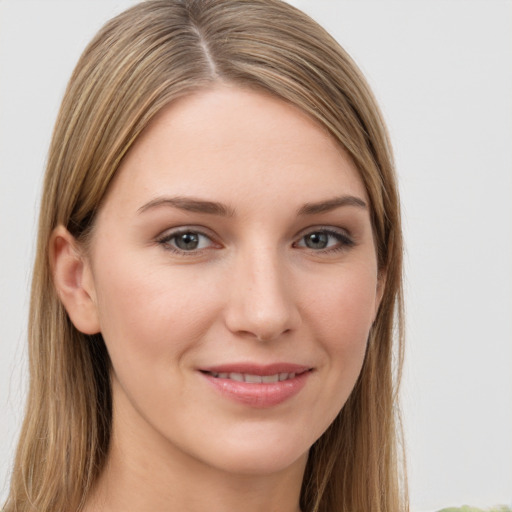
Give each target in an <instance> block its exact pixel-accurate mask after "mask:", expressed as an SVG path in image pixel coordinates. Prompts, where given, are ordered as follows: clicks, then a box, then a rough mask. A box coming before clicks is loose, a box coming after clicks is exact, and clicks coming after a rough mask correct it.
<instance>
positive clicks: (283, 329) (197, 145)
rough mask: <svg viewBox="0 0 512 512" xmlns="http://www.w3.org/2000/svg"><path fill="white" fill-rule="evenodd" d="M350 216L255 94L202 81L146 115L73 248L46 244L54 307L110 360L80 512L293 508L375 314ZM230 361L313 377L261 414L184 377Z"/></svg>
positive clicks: (307, 131) (297, 117) (353, 210)
mask: <svg viewBox="0 0 512 512" xmlns="http://www.w3.org/2000/svg"><path fill="white" fill-rule="evenodd" d="M347 196H348V197H350V198H352V199H349V200H348V201H347V200H346V197H347ZM164 197H165V198H176V197H179V198H181V199H183V198H187V201H189V199H190V198H193V199H194V201H196V200H201V201H210V202H216V203H221V204H222V205H224V206H223V207H224V209H225V210H226V211H225V212H223V213H225V214H227V215H224V214H222V215H221V214H219V212H217V211H209V212H205V211H191V210H190V207H191V205H190V201H189V203H187V204H186V205H185V206H186V208H184V207H183V206H184V205H183V204H180V205H176V204H170V203H169V202H165V201H162V198H164ZM340 197H344V198H345V200H344V202H343V201H341V202H342V203H343V204H341V205H337V206H336V207H335V206H334V205H333V204H332V200H333V199H335V198H340ZM354 198H355V199H354ZM329 201H331V203H329ZM313 203H315V204H316V203H325V204H324V208H323V210H324V211H312V208H309V209H308V208H307V207H305V205H311V204H313ZM194 204H195V203H194ZM365 204H366V205H368V198H367V195H366V191H365V188H364V186H363V183H362V181H361V179H360V178H359V176H358V173H357V171H356V169H355V167H354V164H353V163H352V161H351V160H350V158H349V157H348V156H347V155H346V154H345V152H344V151H342V150H341V149H340V148H339V147H338V145H337V144H336V143H335V141H334V140H333V139H332V138H331V137H330V136H329V135H328V134H327V133H326V132H325V131H324V130H323V129H322V128H321V127H320V126H319V125H318V124H316V123H315V122H314V121H312V120H311V119H309V118H308V117H307V116H306V115H304V114H303V113H301V112H300V111H299V110H297V109H296V108H295V107H292V106H290V105H288V104H286V103H284V102H283V101H281V100H279V99H276V98H274V97H271V96H269V95H266V94H263V93H260V92H254V91H249V90H244V89H242V88H239V87H235V86H229V85H217V86H215V87H213V88H212V89H209V90H206V91H203V92H200V93H196V94H194V95H191V96H187V97H185V98H183V99H180V100H178V101H177V102H175V103H174V104H172V105H171V106H169V107H168V108H166V109H165V110H164V111H163V112H162V113H161V114H160V115H159V116H158V117H157V118H156V119H155V120H153V122H152V123H151V125H150V126H149V127H148V129H147V130H146V131H145V132H144V133H143V135H142V136H141V137H140V138H139V139H138V141H137V142H136V144H135V146H134V147H133V148H132V149H131V150H130V152H129V153H128V155H127V157H126V158H125V160H124V162H123V164H122V166H121V168H120V170H119V172H118V174H117V176H116V178H115V180H114V182H113V183H112V185H111V187H110V189H109V192H108V194H107V197H106V200H105V201H104V203H103V205H102V207H101V209H100V211H99V213H98V216H97V219H96V224H95V228H94V231H93V235H92V239H91V243H90V245H89V247H88V250H87V252H85V251H84V250H83V248H80V247H79V246H78V245H77V243H76V241H74V240H73V238H72V237H71V235H70V234H69V233H68V232H67V231H66V230H65V229H64V228H63V227H59V228H57V229H56V231H55V232H54V237H53V241H52V247H53V252H52V261H53V266H54V276H55V282H56V287H57V290H58V292H59V295H60V297H61V299H62V301H63V303H64V305H65V306H66V309H67V311H68V313H69V315H70V317H71V319H72V321H73V322H74V324H75V325H76V326H77V328H78V329H80V330H82V331H83V332H86V333H94V332H101V333H102V335H103V337H104V340H105V343H106V345H107V348H108V351H109V354H110V356H111V359H112V366H113V374H112V386H113V398H114V416H113V437H112V444H111V451H110V453H109V457H108V463H107V467H106V468H105V470H104V472H103V473H102V475H101V477H100V479H99V481H98V483H97V485H96V487H95V492H94V493H93V495H92V496H91V497H90V499H89V501H88V503H87V506H86V510H87V511H92V510H96V511H99V510H104V511H109V512H116V511H121V510H128V509H129V510H130V511H136V512H143V511H152V512H154V511H155V510H158V511H164V510H169V511H170V510H183V511H190V512H194V511H204V510H210V511H219V512H220V511H227V510H244V512H245V511H265V512H268V511H274V510H275V511H280V512H292V511H294V512H296V511H297V510H298V509H299V493H300V486H301V481H302V476H303V472H304V467H305V463H306V459H307V453H308V450H309V448H310V446H311V445H312V444H313V443H314V442H315V440H317V439H318V438H319V437H320V436H321V434H322V433H323V432H324V431H325V429H326V428H327V427H328V426H329V424H330V423H331V422H332V420H333V419H334V418H335V416H336V415H337V414H338V412H339V411H340V409H341V408H342V407H343V404H344V403H345V401H346V399H347V398H348V396H349V394H350V392H351V390H352V389H353V386H354V384H355V381H356V379H357V376H358V374H359V372H360V369H361V365H362V362H363V359H364V353H365V348H366V340H367V337H368V332H369V329H370V327H371V325H372V322H373V321H374V318H375V315H376V312H377V308H378V305H379V302H380V290H381V288H382V286H381V282H380V280H379V276H378V272H377V261H376V255H375V247H374V243H373V236H372V227H371V222H370V214H369V213H370V212H369V208H368V206H365ZM193 209H194V208H193ZM203 209H204V208H203ZM301 209H302V213H298V212H299V211H300V210H301ZM210 210H211V209H210ZM304 210H308V211H306V212H304ZM317 210H318V208H317ZM177 229H179V230H180V231H181V232H183V231H185V232H188V233H191V234H192V235H194V234H196V233H201V235H197V236H199V238H198V241H199V245H198V247H197V248H195V249H194V248H193V249H191V250H190V249H188V248H189V247H192V246H193V244H192V245H189V246H187V250H183V249H182V250H181V251H180V250H179V248H178V246H177V244H178V243H179V240H182V239H178V238H176V236H174V238H173V235H175V234H176V230H177ZM186 236H190V235H186ZM186 236H185V238H186ZM188 240H189V241H190V238H189V239H188ZM318 240H320V242H321V243H320V244H318V243H317V244H316V245H315V243H313V242H318ZM322 244H326V247H323V246H322ZM232 362H237V363H238V362H254V363H257V364H261V365H265V364H271V363H275V362H288V363H295V364H301V365H305V366H307V367H308V368H310V369H311V371H310V372H309V373H308V375H307V380H306V383H305V385H304V387H303V388H302V389H301V390H300V391H299V392H298V393H297V394H295V395H294V396H292V397H291V398H289V399H288V400H285V401H284V402H282V403H280V404H278V405H275V406H272V407H263V408H261V407H253V406H251V405H247V404H241V403H239V402H237V401H233V400H232V399H230V398H229V397H226V396H225V395H223V394H222V393H219V392H218V390H217V389H215V388H214V387H213V386H211V385H210V383H209V382H208V381H207V379H205V377H204V375H203V374H202V373H201V371H200V369H202V368H205V367H207V366H212V365H219V364H227V363H232Z"/></svg>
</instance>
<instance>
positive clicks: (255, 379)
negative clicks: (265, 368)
mask: <svg viewBox="0 0 512 512" xmlns="http://www.w3.org/2000/svg"><path fill="white" fill-rule="evenodd" d="M244 377H245V382H250V383H252V384H259V383H261V376H260V375H251V374H249V373H246V374H245V375H244Z"/></svg>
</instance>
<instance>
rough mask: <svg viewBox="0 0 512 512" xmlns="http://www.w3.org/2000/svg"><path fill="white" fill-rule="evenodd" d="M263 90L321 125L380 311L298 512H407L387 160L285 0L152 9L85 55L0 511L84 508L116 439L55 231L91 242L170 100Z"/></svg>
mask: <svg viewBox="0 0 512 512" xmlns="http://www.w3.org/2000/svg"><path fill="white" fill-rule="evenodd" d="M219 82H225V83H231V84H236V85H238V86H241V87H247V88H252V89H255V90H260V91H265V92H267V93H270V94H272V95H274V96H275V97H278V98H281V99H282V100H284V101H286V102H289V103H290V104H293V105H295V106H296V107H298V108H299V109H301V110H302V111H303V112H305V113H306V114H308V115H309V116H310V117H311V118H312V119H314V120H315V121H316V122H317V123H318V124H319V125H320V126H322V127H324V128H325V129H326V130H327V131H328V132H329V133H330V134H331V135H332V137H333V138H334V139H335V140H336V141H337V143H338V144H339V145H340V146H341V147H343V148H344V149H345V150H346V151H347V152H348V154H349V155H350V157H351V158H352V160H353V162H354V163H355V165H356V167H357V169H358V171H359V174H360V177H361V179H362V181H363V183H364V185H365V187H366V190H367V194H368V197H369V200H370V210H371V219H372V224H373V232H374V240H375V245H376V251H377V259H378V266H379V271H380V273H381V277H382V279H383V281H384V283H385V287H384V295H383V299H382V302H381V305H380V308H379V311H378V314H377V317H376V320H375V322H374V324H373V327H372V329H371V332H370V335H369V340H368V346H367V351H366V355H365V360H364V364H363V368H362V371H361V374H360V376H359V378H358V381H357V383H356V386H355V388H354V390H353V392H352V393H351V395H350V397H349V399H348V401H347V402H346V404H345V405H344V407H343V409H342V410H341V412H340V413H339V415H338V416H337V418H336V419H335V420H334V422H333V423H332V424H331V425H330V426H329V428H328V429H327V431H326V432H325V433H324V434H323V435H322V436H321V437H320V439H318V440H317V441H316V443H315V444H314V445H313V446H312V447H311V450H310V454H309V458H308V463H307V467H306V472H305V476H304V481H303V485H302V491H301V498H300V503H301V507H302V510H303V512H313V511H314V512H402V511H406V510H408V505H407V492H406V479H405V471H404V462H403V453H402V449H401V448H402V444H401V428H400V418H399V408H398V385H399V381H400V373H401V367H402V360H403V334H402V333H403V321H402V309H403V306H402V236H401V225H400V207H399V197H398V191H397V184H396V177H395V172H394V164H393V158H392V151H391V147H390V144H389V140H388V136H387V131H386V127H385V124H384V122H383V120H382V116H381V114H380V111H379V108H378V106H377V104H376V102H375V100H374V97H373V94H372V93H371V91H370V89H369V87H368V85H367V83H366V81H365V79H364V78H363V76H362V74H361V73H360V71H359V70H358V68H357V66H356V65H355V64H354V62H353V61H352V60H351V58H350V57H349V56H348V55H347V53H346V52H345V51H344V50H343V49H342V48H341V47H340V46H339V44H338V43H337V42H336V41H335V40H334V39H333V38H332V37H331V36H330V35H329V34H328V33H327V32H326V31H325V30H324V29H322V28H321V27H320V26H319V25H318V24H317V23H316V22H314V21H313V20H312V19H311V18H309V17H308V16H307V15H305V14H304V13H302V12H300V11H299V10H297V9H296V8H294V7H292V6H290V5H288V4H286V3H284V2H282V1H280V0H149V1H146V2H142V3H140V4H138V5H136V6H134V7H132V8H130V9H128V10H127V11H125V12H123V13H121V14H120V15H118V16H117V17H115V18H113V19H112V20H111V21H109V22H108V23H107V24H106V25H105V26H104V27H103V28H102V29H101V30H100V31H99V33H98V34H97V35H96V36H95V37H94V39H93V40H92V41H91V42H90V44H89V45H88V46H87V48H86V49H85V51H84V53H83V54H82V56H81V57H80V60H79V62H78V64H77V66H76V68H75V70H74V72H73V74H72V77H71V79H70V82H69V84H68V87H67V90H66V92H65V95H64V98H63V101H62V105H61V108H60V112H59V115H58V118H57V121H56V126H55V129H54V133H53V138H52V142H51V146H50V149H49V155H48V160H47V169H46V175H45V181H44V189H43V193H42V203H41V211H40V216H39V231H38V242H37V254H36V259H35V264H34V271H33V281H32V292H31V293H32V294H31V305H30V317H29V333H28V337H29V368H30V386H29V392H28V399H27V405H26V412H25V419H24V423H23V427H22V432H21V435H20V439H19V444H18V448H17V453H16V459H15V462H14V467H13V472H12V478H11V487H10V494H9V496H8V500H7V503H6V506H5V511H6V512H14V511H16V512H29V511H31V512H34V511H38V512H43V511H45V512H46V511H47V512H50V511H52V512H55V511H66V512H68V511H69V512H74V511H79V510H80V509H81V508H82V507H83V505H84V503H85V500H86V499H87V496H88V494H89V492H90V489H91V487H92V486H93V484H94V483H95V481H96V479H97V477H98V475H99V474H100V472H101V471H102V468H103V467H104V464H105V461H106V458H107V455H108V450H109V440H110V434H111V422H112V396H111V387H110V361H109V356H108V353H107V350H106V348H105V344H104V342H103V339H102V337H101V334H97V335H93V336H90V335H85V334H83V333H81V332H79V331H78V330H77V329H76V328H75V327H74V325H73V324H72V323H71V321H70V319H69V317H68V315H67V313H66V311H65V309H64V307H63V305H62V304H61V302H60V301H59V298H58V296H57V293H56V290H55V287H54V284H53V279H52V271H51V267H50V263H49V241H50V237H51V234H52V232H53V230H54V229H55V228H56V227H57V226H59V225H63V226H65V227H66V228H67V229H68V230H69V231H70V232H71V233H72V234H73V235H74V236H75V237H76V238H77V240H79V241H84V240H86V237H87V234H88V233H89V232H90V230H91V227H92V226H93V225H94V222H95V218H96V213H97V211H98V209H99V208H100V207H101V203H102V200H103V198H104V197H105V194H106V192H107V190H108V188H109V184H110V182H111V180H112V179H113V177H114V176H115V174H116V172H117V170H118V168H119V166H120V164H121V162H122V160H123V158H124V156H125V155H126V154H127V152H128V151H129V150H130V148H131V147H132V145H133V144H134V142H135V141H136V140H137V137H138V136H139V135H140V134H141V132H142V131H143V130H144V128H145V127H146V126H147V125H148V123H149V122H150V121H151V120H152V119H153V118H154V117H155V115H156V114H158V113H159V112H160V111H161V110H162V109H163V108H164V107H166V106H168V105H169V104H170V103H171V102H173V101H175V100H176V99H178V98H180V97H183V96H185V95H188V94H191V93H193V92H195V91H199V90H204V89H207V88H208V87H211V86H213V84H215V83H219Z"/></svg>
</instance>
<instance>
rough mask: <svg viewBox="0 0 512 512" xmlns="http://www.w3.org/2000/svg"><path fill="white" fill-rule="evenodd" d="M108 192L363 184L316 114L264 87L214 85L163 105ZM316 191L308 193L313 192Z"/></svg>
mask: <svg viewBox="0 0 512 512" xmlns="http://www.w3.org/2000/svg"><path fill="white" fill-rule="evenodd" d="M112 188H113V190H111V194H110V195H116V194H121V195H122V196H123V197H124V198H125V199H127V200H128V199H130V200H133V201H137V200H142V197H141V196H143V195H146V196H149V195H152V194H153V195H155V194H163V193H172V194H173V195H189V194H191V193H193V194H194V195H201V196H204V195H206V196H208V195H211V194H214V195H215V196H216V197H215V198H216V199H217V200H221V201H224V202H227V203H231V202H237V201H241V200H242V201H248V200H251V201H254V200H264V199H267V200H268V198H274V199H275V198H279V197H283V196H284V195H287V196H291V197H294V198H296V200H297V201H298V202H300V201H303V202H307V201H315V200H322V199H324V198H325V196H329V195H330V196H332V195H336V194H338V193H350V194H353V195H359V196H361V197H362V198H363V199H366V191H365V188H364V185H363V183H362V181H361V179H360V177H359V174H358V171H357V170H356V168H355V165H354V164H353V162H352V160H351V159H350V157H349V156H348V155H347V153H346V152H345V151H344V150H343V149H342V148H341V147H340V145H339V144H338V143H337V142H336V141H335V140H334V138H333V137H332V136H331V135H330V134H329V133H328V132H327V131H326V130H325V129H324V128H323V127H321V126H320V125H319V124H318V123H317V122H316V121H313V120H312V119H311V118H309V117H308V116H307V115H306V114H304V113H303V112H302V111H300V110H299V109H298V108H296V107H294V106H292V105H290V104H288V103H286V102H284V101H282V100H280V99H278V98H276V97H274V96H271V95H269V94H266V93H263V92H256V91H254V90H248V89H243V88H240V87H236V86H229V85H220V86H216V87H215V88H212V89H208V90H206V91H201V92H198V93H195V94H193V95H189V96H186V97H184V98H181V99H179V100H177V101H176V102H174V103H172V104H171V105H170V106H168V107H166V108H165V109H164V110H163V111H162V112H161V113H160V114H159V115H158V116H157V117H156V118H155V119H153V121H152V122H151V123H150V125H149V126H148V127H147V129H146V130H145V131H144V132H143V134H142V135H141V136H140V137H139V139H138V140H137V141H136V143H135V144H134V146H133V147H132V149H131V150H130V151H129V153H128V154H127V156H126V157H125V160H124V161H123V163H122V165H121V167H120V169H119V171H118V174H117V176H116V179H115V180H114V183H113V187H112ZM315 195H316V196H318V197H313V196H315Z"/></svg>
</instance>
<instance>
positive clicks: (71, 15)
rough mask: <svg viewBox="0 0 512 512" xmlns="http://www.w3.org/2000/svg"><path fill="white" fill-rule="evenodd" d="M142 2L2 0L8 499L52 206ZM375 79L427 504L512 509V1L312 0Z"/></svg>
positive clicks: (416, 463) (414, 493)
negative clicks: (83, 108) (73, 122)
mask: <svg viewBox="0 0 512 512" xmlns="http://www.w3.org/2000/svg"><path fill="white" fill-rule="evenodd" d="M133 3H135V2H134V1H133V0H0V244H1V245H0V248H1V255H0V333H1V334H0V336H1V338H0V343H1V345H0V348H1V350H0V502H1V501H2V500H3V498H5V496H6V489H7V479H8V473H9V467H10V464H11V460H12V454H13V450H14V444H15V438H16V435H17V431H18V428H19V423H20V420H21V415H22V407H23V397H24V390H25V388H26V385H25V378H26V349H25V345H24V344H25V336H26V329H25V323H26V313H27V306H28V290H29V280H30V268H31V264H32V259H33V248H34V242H33V240H34V237H35V222H36V215H37V214H36V210H37V204H38V195H39V190H40V184H41V178H42V172H43V168H44V163H45V157H46V151H47V147H48V144H49V139H50V134H51V130H52V126H53V123H54V120H55V117H56V113H57V109H58V105H59V101H60V99H61V97H62V94H63V91H64V87H65V84H66V82H67V80H68V78H69V75H70V73H71V71H72V68H73V66H74V64H75V62H76V60H77V58H78V56H79V54H80V53H81V51H82V49H83V48H84V46H85V45H86V43H87V42H88V40H89V39H90V38H91V37H92V36H93V34H94V33H95V32H96V31H97V29H99V27H100V26H101V25H102V24H103V23H104V22H105V21H106V20H107V19H108V18H110V17H111V16H112V15H114V14H116V13H117V12H119V11H120V10H122V9H124V8H125V7H127V6H129V5H132V4H133ZM292 3H294V4H295V5H297V6H299V7H301V8H302V9H304V10H306V11H307V12H308V13H310V14H311V15H312V16H313V17H314V18H316V19H317V20H318V21H319V22H320V23H321V24H323V25H324V26H326V28H328V29H329V30H330V31H331V32H332V33H333V35H334V36H335V37H336V38H337V39H338V40H339V41H340V42H341V44H342V45H343V46H345V48H346V49H347V50H348V51H349V52H350V53H351V54H352V56H353V57H354V58H355V60H356V61H357V62H358V63H359V65H360V66H361V68H362V70H363V71H364V72H365V74H366V75H367V77H368V79H369V81H370V83H371V85H372V86H373V87H374V90H375V93H376V95H377V98H378V99H379V101H380V103H381V105H382V109H383V111H384V114H385V117H386V119H387V121H388V124H389V128H390V132H391V136H392V139H393V142H394V146H395V151H396V160H397V166H398V171H399V175H400V186H401V193H402V199H403V213H404V224H405V226H404V227H405V235H406V243H407V254H406V288H407V314H408V322H407V325H408V353H407V367H406V375H405V382H404V387H403V398H404V412H405V419H406V434H407V448H408V463H409V470H410V489H411V499H412V506H413V510H414V511H427V510H434V509H436V508H441V507H443V506H448V505H461V504H463V503H471V504H474V505H491V504H495V503H508V504H512V201H511V197H512V152H511V142H512V35H511V34H512V26H511V21H512V2H510V1H505V0H375V1H370V0H359V1H357V0H336V1H335V0H330V1H328V0H302V1H301V0H296V1H293V2H292Z"/></svg>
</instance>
